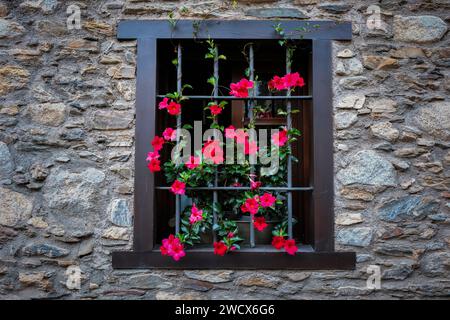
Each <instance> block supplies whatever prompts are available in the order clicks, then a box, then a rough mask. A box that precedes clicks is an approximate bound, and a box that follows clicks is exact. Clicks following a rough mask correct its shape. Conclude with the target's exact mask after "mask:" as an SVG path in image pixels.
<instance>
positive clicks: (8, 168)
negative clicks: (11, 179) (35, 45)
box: [0, 141, 14, 180]
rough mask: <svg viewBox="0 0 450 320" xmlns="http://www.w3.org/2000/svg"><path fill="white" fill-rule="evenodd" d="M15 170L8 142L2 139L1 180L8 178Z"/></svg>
mask: <svg viewBox="0 0 450 320" xmlns="http://www.w3.org/2000/svg"><path fill="white" fill-rule="evenodd" d="M13 170H14V164H13V160H12V157H11V153H10V152H9V148H8V146H7V145H6V143H4V142H2V141H0V180H2V179H6V178H7V177H8V176H9V175H10V174H11V173H12V172H13Z"/></svg>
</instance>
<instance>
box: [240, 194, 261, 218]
mask: <svg viewBox="0 0 450 320" xmlns="http://www.w3.org/2000/svg"><path fill="white" fill-rule="evenodd" d="M241 210H242V212H250V214H257V213H258V210H259V203H258V200H257V199H256V198H248V199H246V200H245V203H244V204H243V205H242V206H241Z"/></svg>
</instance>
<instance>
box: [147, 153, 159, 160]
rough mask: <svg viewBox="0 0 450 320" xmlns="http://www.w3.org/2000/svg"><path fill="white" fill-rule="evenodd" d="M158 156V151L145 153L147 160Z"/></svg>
mask: <svg viewBox="0 0 450 320" xmlns="http://www.w3.org/2000/svg"><path fill="white" fill-rule="evenodd" d="M158 158H159V153H158V152H156V151H155V152H149V153H147V159H146V160H147V161H152V160H153V159H158Z"/></svg>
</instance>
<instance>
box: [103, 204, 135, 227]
mask: <svg viewBox="0 0 450 320" xmlns="http://www.w3.org/2000/svg"><path fill="white" fill-rule="evenodd" d="M108 212H109V218H110V220H111V222H112V223H114V224H115V225H117V226H121V227H129V226H131V223H132V219H131V212H130V209H129V208H128V202H127V200H125V199H114V200H113V201H111V203H110V205H109V208H108Z"/></svg>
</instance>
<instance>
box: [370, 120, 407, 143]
mask: <svg viewBox="0 0 450 320" xmlns="http://www.w3.org/2000/svg"><path fill="white" fill-rule="evenodd" d="M370 131H371V133H372V135H374V136H375V137H377V138H381V139H384V140H387V141H390V142H394V141H395V140H397V139H398V137H399V135H400V133H399V131H398V130H397V129H396V128H394V126H393V125H392V123H390V122H389V121H385V122H380V123H376V124H374V125H371V126H370Z"/></svg>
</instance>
